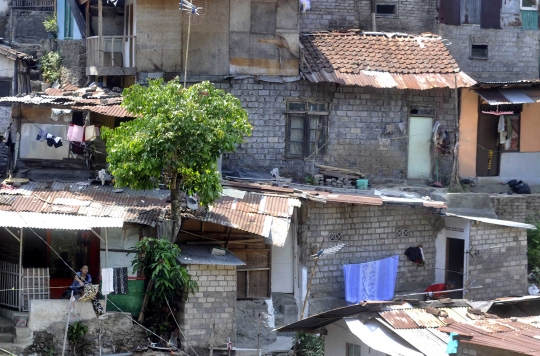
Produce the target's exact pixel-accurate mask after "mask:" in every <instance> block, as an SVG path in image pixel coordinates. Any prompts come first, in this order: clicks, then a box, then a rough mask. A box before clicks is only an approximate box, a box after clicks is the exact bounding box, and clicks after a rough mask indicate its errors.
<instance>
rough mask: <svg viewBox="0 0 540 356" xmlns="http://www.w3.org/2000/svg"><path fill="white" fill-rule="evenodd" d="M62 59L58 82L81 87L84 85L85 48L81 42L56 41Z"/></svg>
mask: <svg viewBox="0 0 540 356" xmlns="http://www.w3.org/2000/svg"><path fill="white" fill-rule="evenodd" d="M58 52H59V53H60V56H61V57H62V67H61V69H60V82H61V83H62V84H66V83H69V84H73V85H77V86H83V85H84V84H85V83H86V79H87V77H86V55H85V52H86V46H85V44H84V42H83V41H82V40H62V41H58Z"/></svg>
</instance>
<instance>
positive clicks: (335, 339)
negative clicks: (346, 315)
mask: <svg viewBox="0 0 540 356" xmlns="http://www.w3.org/2000/svg"><path fill="white" fill-rule="evenodd" d="M325 328H326V330H328V335H326V336H325V337H324V354H325V355H329V356H334V355H335V356H347V344H348V343H349V344H356V345H360V346H361V349H360V355H362V356H365V355H370V356H385V354H384V353H382V352H379V351H376V350H373V349H371V348H369V347H368V346H367V345H366V344H364V343H363V342H362V341H360V339H359V338H357V337H356V336H355V335H354V334H353V333H352V332H351V331H350V330H349V328H348V327H347V324H346V323H345V321H343V320H340V321H338V322H336V323H334V324H330V325H328V326H325Z"/></svg>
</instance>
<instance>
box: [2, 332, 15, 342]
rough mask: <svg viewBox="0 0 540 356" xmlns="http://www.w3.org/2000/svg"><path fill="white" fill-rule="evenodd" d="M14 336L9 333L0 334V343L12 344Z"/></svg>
mask: <svg viewBox="0 0 540 356" xmlns="http://www.w3.org/2000/svg"><path fill="white" fill-rule="evenodd" d="M14 340H15V335H13V334H11V333H0V342H13V341H14Z"/></svg>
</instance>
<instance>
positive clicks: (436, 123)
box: [432, 121, 441, 143]
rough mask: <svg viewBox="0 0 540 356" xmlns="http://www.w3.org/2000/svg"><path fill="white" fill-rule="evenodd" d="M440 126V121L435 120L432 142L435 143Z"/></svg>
mask: <svg viewBox="0 0 540 356" xmlns="http://www.w3.org/2000/svg"><path fill="white" fill-rule="evenodd" d="M440 126H441V123H440V122H439V121H435V124H434V125H433V130H432V132H433V137H432V139H433V142H434V143H437V139H438V138H439V127H440Z"/></svg>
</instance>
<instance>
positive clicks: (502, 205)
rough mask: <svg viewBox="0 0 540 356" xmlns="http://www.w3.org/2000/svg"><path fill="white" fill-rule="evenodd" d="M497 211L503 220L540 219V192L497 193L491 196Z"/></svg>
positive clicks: (522, 220)
mask: <svg viewBox="0 0 540 356" xmlns="http://www.w3.org/2000/svg"><path fill="white" fill-rule="evenodd" d="M491 203H492V204H493V208H494V209H495V213H496V214H497V216H498V217H499V219H502V220H510V221H517V222H529V221H530V219H535V220H536V221H540V194H530V195H497V196H492V197H491Z"/></svg>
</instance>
